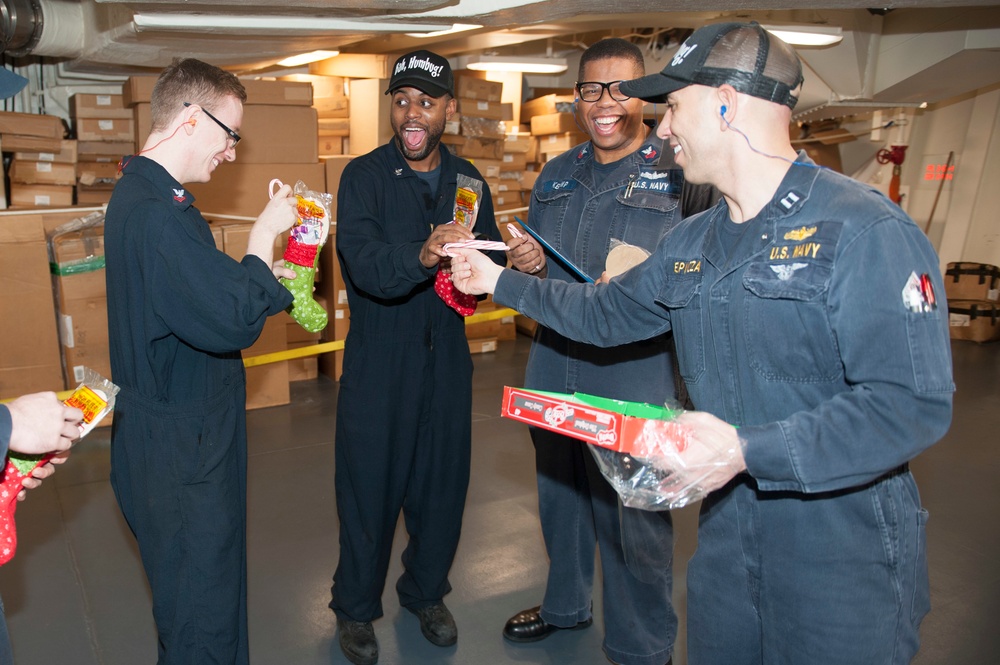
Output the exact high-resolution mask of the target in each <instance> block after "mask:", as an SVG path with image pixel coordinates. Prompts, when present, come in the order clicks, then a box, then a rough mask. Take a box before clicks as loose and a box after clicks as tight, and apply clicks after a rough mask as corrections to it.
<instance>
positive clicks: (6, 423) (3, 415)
mask: <svg viewBox="0 0 1000 665" xmlns="http://www.w3.org/2000/svg"><path fill="white" fill-rule="evenodd" d="M13 433H14V423H13V422H12V421H11V417H10V409H8V408H7V407H6V406H4V405H3V404H0V459H4V458H5V457H7V448H8V446H10V437H11V435H12V434H13Z"/></svg>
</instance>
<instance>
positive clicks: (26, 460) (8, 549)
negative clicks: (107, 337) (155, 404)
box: [0, 367, 119, 565]
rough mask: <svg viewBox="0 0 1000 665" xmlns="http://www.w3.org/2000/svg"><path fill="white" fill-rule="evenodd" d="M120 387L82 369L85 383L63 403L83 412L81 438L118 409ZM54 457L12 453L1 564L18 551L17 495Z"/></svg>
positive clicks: (4, 490)
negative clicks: (33, 474)
mask: <svg viewBox="0 0 1000 665" xmlns="http://www.w3.org/2000/svg"><path fill="white" fill-rule="evenodd" d="M118 390H119V388H118V386H116V385H115V384H113V383H111V381H109V380H107V379H105V378H104V377H103V376H101V375H100V374H98V373H97V372H95V371H94V370H92V369H90V368H89V367H85V368H83V380H82V381H81V382H80V385H78V386H77V387H76V390H74V391H73V394H72V395H70V396H69V397H67V398H66V399H65V400H64V403H65V404H67V405H68V406H74V407H76V408H78V409H80V411H82V412H83V420H82V421H81V422H80V426H79V427H80V438H81V439H82V438H83V437H84V436H86V435H87V434H89V433H90V431H91V430H92V429H94V428H95V427H97V424H98V423H99V422H101V420H103V419H104V417H105V416H106V415H108V414H109V413H111V410H112V409H114V407H115V395H117V394H118ZM52 457H53V455H52V454H46V455H22V454H20V453H16V452H9V453H8V455H7V464H6V466H5V467H4V473H3V480H2V481H0V565H3V564H5V563H7V562H8V561H10V560H11V559H12V558H13V557H14V552H15V551H16V550H17V527H16V525H15V523H14V514H15V513H16V512H17V495H18V493H19V492H20V491H21V489H22V485H21V481H23V480H24V479H25V478H27V477H28V476H29V475H31V472H32V471H34V470H35V469H36V468H37V467H39V466H42V465H43V464H47V463H48V461H49V460H50V459H52Z"/></svg>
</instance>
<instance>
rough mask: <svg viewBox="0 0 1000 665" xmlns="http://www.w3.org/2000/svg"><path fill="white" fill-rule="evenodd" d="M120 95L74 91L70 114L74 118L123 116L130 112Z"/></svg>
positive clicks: (129, 115)
mask: <svg viewBox="0 0 1000 665" xmlns="http://www.w3.org/2000/svg"><path fill="white" fill-rule="evenodd" d="M122 99H123V98H122V96H121V95H88V94H84V93H80V92H78V93H76V94H75V95H73V97H72V98H71V99H70V114H71V116H72V117H74V118H123V119H126V120H127V119H129V118H131V117H132V112H131V111H130V110H129V108H128V107H127V106H125V104H124V102H123V101H122Z"/></svg>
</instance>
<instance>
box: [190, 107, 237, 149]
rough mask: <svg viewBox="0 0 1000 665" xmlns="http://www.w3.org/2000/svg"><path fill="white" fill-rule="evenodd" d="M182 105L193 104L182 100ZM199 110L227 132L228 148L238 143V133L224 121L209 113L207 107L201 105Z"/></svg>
mask: <svg viewBox="0 0 1000 665" xmlns="http://www.w3.org/2000/svg"><path fill="white" fill-rule="evenodd" d="M184 106H194V104H192V103H191V102H184ZM201 110H202V112H203V113H204V114H205V115H207V116H208V117H209V118H211V119H212V120H214V121H215V124H217V125H218V126H219V127H222V131H224V132H225V133H226V134H229V147H230V148H235V147H236V144H238V143H239V142H240V135H239V134H237V133H236V132H234V131H233V130H231V129H230V128H229V127H228V126H227V125H226V123H224V122H222V121H221V120H219V119H218V118H216V117H215V116H214V115H212V114H211V113H209V112H208V109H206V108H205V107H204V106H202V107H201Z"/></svg>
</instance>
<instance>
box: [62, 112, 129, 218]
mask: <svg viewBox="0 0 1000 665" xmlns="http://www.w3.org/2000/svg"><path fill="white" fill-rule="evenodd" d="M71 114H72V118H73V126H74V128H75V130H76V138H77V140H78V141H79V144H78V146H79V152H80V156H79V162H78V164H77V167H76V180H77V181H76V183H75V184H76V200H77V203H79V204H80V205H99V204H102V203H107V202H108V201H110V200H111V191H112V190H113V189H114V188H115V182H117V181H118V162H119V161H120V160H121V159H122V157H124V156H125V155H128V154H131V153H133V152H135V150H133V146H132V142H133V138H134V136H135V120H134V119H133V117H132V110H131V109H129V108H127V107H126V106H125V104H124V100H123V98H122V95H90V94H80V93H78V94H75V95H73V97H72V104H71Z"/></svg>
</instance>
